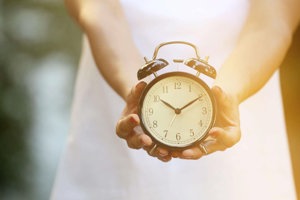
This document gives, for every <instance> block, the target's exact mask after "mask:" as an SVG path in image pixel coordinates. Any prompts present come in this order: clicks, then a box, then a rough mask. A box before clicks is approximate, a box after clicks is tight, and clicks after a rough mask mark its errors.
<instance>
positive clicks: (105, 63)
mask: <svg viewBox="0 0 300 200" xmlns="http://www.w3.org/2000/svg"><path fill="white" fill-rule="evenodd" d="M65 4H66V6H67V8H68V10H69V12H70V14H71V16H72V17H73V18H74V19H75V20H76V21H77V23H78V24H79V25H80V26H81V28H82V29H83V31H84V33H85V34H86V35H87V37H88V40H89V43H90V46H91V49H92V53H93V57H94V60H95V62H96V64H97V66H98V68H99V70H100V72H101V74H102V76H103V77H104V78H105V80H106V81H107V82H108V83H109V85H110V86H111V87H112V88H113V89H114V90H115V91H116V92H117V93H118V94H119V95H120V96H121V97H122V98H123V99H126V97H127V95H128V94H129V91H130V88H131V86H132V85H133V84H135V83H136V71H137V69H138V68H139V67H140V66H141V65H142V64H143V63H144V61H143V57H142V56H141V55H140V54H139V52H138V50H137V48H136V47H135V45H134V42H133V39H132V36H131V33H130V30H129V26H128V24H127V21H126V18H125V15H124V13H123V10H122V7H121V5H120V2H119V1H117V0H65Z"/></svg>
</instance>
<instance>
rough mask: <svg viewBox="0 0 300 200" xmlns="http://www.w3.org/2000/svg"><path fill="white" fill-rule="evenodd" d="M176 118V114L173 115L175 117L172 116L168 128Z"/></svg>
mask: <svg viewBox="0 0 300 200" xmlns="http://www.w3.org/2000/svg"><path fill="white" fill-rule="evenodd" d="M176 116H177V114H176V113H175V115H174V116H173V118H172V120H171V122H170V124H169V128H170V127H171V126H172V124H173V122H174V120H175V118H176Z"/></svg>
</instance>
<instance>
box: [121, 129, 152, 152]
mask: <svg viewBox="0 0 300 200" xmlns="http://www.w3.org/2000/svg"><path fill="white" fill-rule="evenodd" d="M126 140H127V144H128V147H130V148H132V149H140V148H142V147H145V146H151V144H152V140H151V138H150V137H149V136H148V135H146V134H145V133H144V132H143V131H142V129H141V127H140V126H137V127H135V128H134V129H133V132H132V133H131V134H130V135H129V136H128V138H127V139H126Z"/></svg>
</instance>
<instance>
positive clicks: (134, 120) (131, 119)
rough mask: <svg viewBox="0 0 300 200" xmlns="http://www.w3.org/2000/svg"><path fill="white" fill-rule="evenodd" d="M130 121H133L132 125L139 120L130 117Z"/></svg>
mask: <svg viewBox="0 0 300 200" xmlns="http://www.w3.org/2000/svg"><path fill="white" fill-rule="evenodd" d="M130 123H131V124H132V125H136V124H137V121H136V119H135V118H134V117H130Z"/></svg>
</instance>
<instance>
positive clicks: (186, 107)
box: [139, 72, 215, 148]
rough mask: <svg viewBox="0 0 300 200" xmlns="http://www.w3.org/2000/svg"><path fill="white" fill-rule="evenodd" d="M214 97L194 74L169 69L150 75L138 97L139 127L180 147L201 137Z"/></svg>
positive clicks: (211, 116) (162, 141) (208, 122)
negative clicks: (147, 82) (157, 74)
mask: <svg viewBox="0 0 300 200" xmlns="http://www.w3.org/2000/svg"><path fill="white" fill-rule="evenodd" d="M214 109H215V107H214V99H213V97H212V94H211V92H210V89H209V88H208V86H207V85H206V84H205V83H204V82H203V81H202V80H200V79H199V78H198V77H196V76H194V75H191V74H187V73H184V72H171V73H167V74H163V75H161V76H159V77H157V78H156V79H154V80H153V81H152V82H150V84H149V85H148V86H147V87H146V89H145V91H144V93H143V95H142V97H141V101H140V108H139V115H140V118H141V120H142V123H141V125H142V128H143V129H144V131H145V132H146V133H147V134H148V135H150V136H151V137H152V139H154V140H155V142H157V143H159V144H161V145H164V146H167V147H171V148H183V147H187V146H190V145H193V144H194V143H196V142H199V141H200V140H202V139H203V138H205V136H206V134H207V132H208V131H209V129H210V128H211V127H212V125H213V123H214V119H215V115H214V113H215V110H214Z"/></svg>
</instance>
